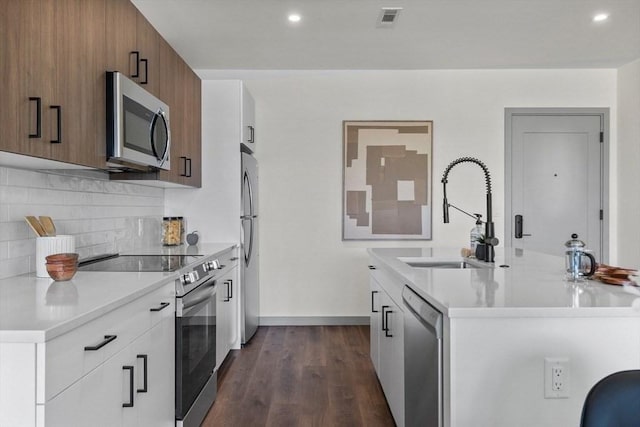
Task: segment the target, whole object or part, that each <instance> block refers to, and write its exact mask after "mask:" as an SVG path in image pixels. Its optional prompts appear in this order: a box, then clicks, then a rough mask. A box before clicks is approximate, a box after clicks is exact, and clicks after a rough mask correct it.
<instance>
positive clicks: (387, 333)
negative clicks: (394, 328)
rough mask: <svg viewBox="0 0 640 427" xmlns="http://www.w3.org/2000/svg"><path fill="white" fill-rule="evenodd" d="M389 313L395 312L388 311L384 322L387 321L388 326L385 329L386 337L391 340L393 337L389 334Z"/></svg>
mask: <svg viewBox="0 0 640 427" xmlns="http://www.w3.org/2000/svg"><path fill="white" fill-rule="evenodd" d="M389 313H393V311H391V310H387V311H386V312H385V313H384V320H385V324H386V328H385V329H384V336H385V337H389V338H391V337H392V336H393V335H391V334H390V333H389Z"/></svg>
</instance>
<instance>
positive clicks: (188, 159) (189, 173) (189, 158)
mask: <svg viewBox="0 0 640 427" xmlns="http://www.w3.org/2000/svg"><path fill="white" fill-rule="evenodd" d="M186 164H188V165H189V172H187V175H186V176H187V178H191V157H187V163H186ZM185 169H186V165H185Z"/></svg>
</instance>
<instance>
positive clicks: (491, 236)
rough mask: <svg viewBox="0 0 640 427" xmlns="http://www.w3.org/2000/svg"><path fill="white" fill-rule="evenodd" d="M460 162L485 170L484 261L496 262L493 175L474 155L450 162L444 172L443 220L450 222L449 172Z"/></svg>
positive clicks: (496, 240) (496, 243)
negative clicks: (492, 193) (448, 198)
mask: <svg viewBox="0 0 640 427" xmlns="http://www.w3.org/2000/svg"><path fill="white" fill-rule="evenodd" d="M460 163H475V164H476V165H478V166H480V168H482V171H483V172H484V178H485V183H486V186H487V216H486V218H487V222H486V223H485V234H484V243H485V245H486V250H485V253H484V261H486V262H494V257H495V250H494V246H497V245H498V243H499V242H498V239H497V238H496V236H495V226H494V224H493V207H492V202H491V199H492V198H491V175H490V174H489V168H487V166H486V165H485V164H484V163H483V162H481V161H480V160H478V159H476V158H474V157H460V158H458V159H456V160H454V161H453V162H451V163H449V166H447V168H446V169H445V170H444V173H443V174H442V180H441V181H440V182H442V190H443V201H442V213H443V222H444V223H445V224H447V223H449V206H453V205H451V204H450V203H449V202H448V200H447V182H448V180H447V178H448V177H449V172H451V169H453V167H454V166H456V165H458V164H460ZM454 207H455V206H454Z"/></svg>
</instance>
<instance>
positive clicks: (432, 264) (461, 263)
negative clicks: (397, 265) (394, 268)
mask: <svg viewBox="0 0 640 427" xmlns="http://www.w3.org/2000/svg"><path fill="white" fill-rule="evenodd" d="M398 260H400V261H402V262H404V263H405V264H407V265H408V266H409V267H413V268H452V269H463V268H484V267H485V266H484V265H482V264H481V263H480V262H477V263H476V262H469V261H466V260H451V259H433V258H409V257H407V258H404V257H400V258H398ZM486 267H488V266H486Z"/></svg>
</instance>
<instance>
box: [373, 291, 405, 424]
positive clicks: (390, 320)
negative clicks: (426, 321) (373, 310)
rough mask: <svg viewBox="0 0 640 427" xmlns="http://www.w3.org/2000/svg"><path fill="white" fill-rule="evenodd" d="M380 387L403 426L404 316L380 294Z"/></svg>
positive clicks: (387, 297) (394, 416) (389, 299)
mask: <svg viewBox="0 0 640 427" xmlns="http://www.w3.org/2000/svg"><path fill="white" fill-rule="evenodd" d="M380 313H381V321H382V323H383V325H382V326H383V329H384V331H383V332H382V335H381V338H380V372H379V376H380V383H381V384H382V389H383V390H384V394H385V397H386V398H387V402H388V403H389V408H390V409H391V413H392V414H393V418H394V420H395V421H396V424H397V425H398V426H400V427H401V426H404V318H403V316H404V314H403V312H402V311H401V310H400V309H399V307H398V305H396V304H395V302H394V301H393V300H392V299H391V298H390V297H389V296H388V295H387V294H386V293H384V292H383V295H382V306H381V308H380Z"/></svg>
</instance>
